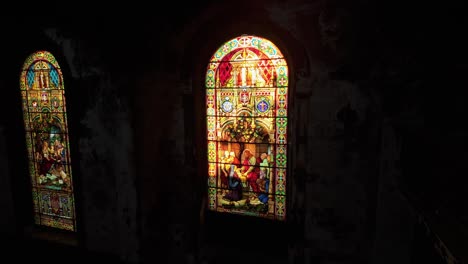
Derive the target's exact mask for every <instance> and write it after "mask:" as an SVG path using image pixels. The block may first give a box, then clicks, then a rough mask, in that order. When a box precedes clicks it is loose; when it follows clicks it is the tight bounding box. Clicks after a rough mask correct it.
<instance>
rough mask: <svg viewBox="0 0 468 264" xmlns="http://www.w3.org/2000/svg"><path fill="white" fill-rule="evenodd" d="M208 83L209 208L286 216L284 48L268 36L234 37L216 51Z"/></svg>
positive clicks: (209, 66)
mask: <svg viewBox="0 0 468 264" xmlns="http://www.w3.org/2000/svg"><path fill="white" fill-rule="evenodd" d="M205 84H206V108H207V111H206V114H207V140H208V141H207V144H208V186H209V201H210V204H209V208H210V209H211V210H215V211H219V212H230V213H238V214H245V215H253V216H259V217H266V218H273V219H280V220H284V210H285V203H284V200H285V198H284V197H285V195H286V187H285V186H286V184H285V183H286V166H287V153H286V149H287V147H286V144H287V121H288V119H287V108H288V105H287V100H288V98H287V86H288V66H287V64H286V61H285V59H284V58H283V55H282V53H281V52H280V51H279V49H278V48H277V47H276V46H275V45H274V44H273V43H271V42H270V41H268V40H266V39H264V38H260V37H256V36H241V37H237V38H234V39H232V40H230V41H228V42H226V43H224V44H223V45H222V46H221V47H220V48H219V49H218V50H217V51H216V52H215V54H214V55H213V56H212V58H211V60H210V62H209V64H208V67H207V73H206V79H205ZM278 195H282V198H281V199H278V197H279V196H278Z"/></svg>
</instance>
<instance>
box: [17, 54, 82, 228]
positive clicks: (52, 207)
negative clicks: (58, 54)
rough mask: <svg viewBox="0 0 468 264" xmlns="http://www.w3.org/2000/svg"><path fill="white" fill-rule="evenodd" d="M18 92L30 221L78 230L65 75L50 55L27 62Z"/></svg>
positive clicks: (35, 56)
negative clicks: (30, 200)
mask: <svg viewBox="0 0 468 264" xmlns="http://www.w3.org/2000/svg"><path fill="white" fill-rule="evenodd" d="M20 89H21V97H22V105H23V120H24V125H25V131H26V146H27V152H28V161H29V174H30V177H31V184H32V194H33V195H32V197H33V208H34V221H35V223H36V224H38V225H42V226H49V227H54V228H59V229H63V230H70V231H76V221H75V205H74V204H75V203H74V195H73V184H72V171H71V163H70V144H69V140H68V125H67V111H66V104H65V90H64V83H63V75H62V71H61V69H60V67H59V64H58V63H57V61H56V59H55V58H54V56H53V55H52V54H51V53H49V52H47V51H38V52H35V53H33V54H31V55H30V56H29V57H28V58H27V59H26V61H25V62H24V64H23V68H22V71H21V77H20Z"/></svg>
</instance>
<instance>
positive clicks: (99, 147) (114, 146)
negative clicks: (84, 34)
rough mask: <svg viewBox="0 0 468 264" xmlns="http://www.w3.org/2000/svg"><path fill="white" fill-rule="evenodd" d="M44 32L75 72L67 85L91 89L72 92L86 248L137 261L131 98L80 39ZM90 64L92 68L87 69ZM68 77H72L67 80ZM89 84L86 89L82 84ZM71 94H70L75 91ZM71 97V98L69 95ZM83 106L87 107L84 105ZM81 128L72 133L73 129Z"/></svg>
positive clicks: (78, 195) (80, 211) (54, 32)
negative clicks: (129, 102)
mask: <svg viewBox="0 0 468 264" xmlns="http://www.w3.org/2000/svg"><path fill="white" fill-rule="evenodd" d="M45 33H46V34H47V35H48V36H49V37H50V38H51V39H53V40H54V41H55V42H56V43H57V45H59V46H60V47H62V50H63V53H64V56H65V58H66V62H64V63H68V66H69V68H70V72H71V74H72V75H71V76H65V85H67V84H70V86H71V85H72V84H73V82H76V83H80V85H81V86H80V85H73V87H76V89H82V91H90V93H88V94H85V93H84V92H80V91H73V95H74V96H76V97H75V98H73V100H74V102H73V103H74V105H72V106H75V107H77V108H78V107H79V109H74V112H75V113H79V116H80V117H81V120H79V125H77V126H75V127H77V128H79V130H80V131H81V132H82V133H81V134H79V135H77V138H78V142H76V143H77V145H76V146H74V145H73V144H71V147H72V148H73V147H76V148H78V149H79V156H77V157H72V159H77V160H78V162H76V163H75V164H79V165H80V168H79V172H80V174H79V175H76V176H75V177H80V179H79V183H80V186H79V188H78V190H81V193H77V194H76V197H82V201H80V202H79V204H80V205H81V207H82V208H77V209H78V210H77V211H78V213H82V215H80V216H79V219H81V223H82V226H79V228H80V227H81V228H82V229H83V230H82V231H81V232H83V233H84V234H85V235H84V237H85V242H84V243H85V247H86V248H88V249H89V250H91V251H96V252H106V253H111V254H113V255H116V256H119V257H120V258H121V259H122V260H124V261H129V262H136V261H137V260H138V253H137V250H138V240H137V219H136V217H137V194H136V183H135V181H136V175H135V171H134V144H133V137H134V134H133V133H134V131H133V129H132V125H131V123H132V120H131V119H132V112H131V109H130V108H129V104H128V98H125V97H123V95H122V94H120V93H119V91H118V90H117V87H119V86H120V85H121V84H116V83H115V82H113V79H112V78H111V77H110V76H109V73H108V72H106V70H104V69H101V68H100V66H99V65H93V62H92V61H91V62H90V61H89V60H88V58H89V57H88V54H87V51H86V50H85V49H83V45H82V44H83V43H82V41H81V40H77V39H73V38H66V37H63V36H61V35H60V34H59V33H58V32H57V30H54V29H48V30H46V31H45ZM83 65H89V67H83ZM67 77H68V79H67ZM83 86H86V87H83ZM70 94H71V93H70ZM77 97H80V98H77ZM67 99H68V100H70V99H72V98H67ZM83 106H87V107H86V108H83ZM74 132H75V133H76V134H78V132H77V131H71V132H70V133H74Z"/></svg>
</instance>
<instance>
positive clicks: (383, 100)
mask: <svg viewBox="0 0 468 264" xmlns="http://www.w3.org/2000/svg"><path fill="white" fill-rule="evenodd" d="M187 5H188V6H187V8H184V9H181V7H180V6H179V4H178V3H168V6H167V7H166V8H165V9H164V12H163V11H161V9H158V10H155V9H154V8H152V7H150V6H149V4H143V5H140V6H138V5H136V4H129V5H125V6H121V5H116V6H115V8H116V9H115V11H113V12H108V11H106V10H103V9H100V8H95V9H89V8H86V7H85V6H76V9H74V10H73V12H72V10H70V9H67V8H65V7H63V8H61V7H58V6H57V7H55V9H53V11H54V12H55V14H56V15H55V16H43V15H41V14H40V13H34V14H22V13H21V14H20V13H19V12H18V11H16V12H15V11H12V13H11V14H10V16H7V17H5V18H6V19H5V22H9V24H10V25H11V26H10V27H6V33H4V36H8V41H6V42H5V45H6V48H5V50H6V51H8V52H7V54H5V55H4V61H3V63H2V75H0V85H1V88H2V91H3V92H4V94H3V96H2V98H11V100H10V99H7V100H6V101H5V102H6V103H3V104H0V173H1V178H0V188H1V189H0V193H1V196H0V197H1V200H0V202H1V203H0V204H1V205H2V210H3V211H2V212H5V213H4V215H5V217H2V221H3V222H2V223H4V224H2V226H8V227H11V228H4V230H1V231H2V232H10V233H15V234H23V233H24V230H29V229H30V227H31V226H32V215H31V213H30V212H31V208H32V205H31V202H30V201H31V194H30V192H29V188H30V186H29V182H28V180H29V178H28V175H27V160H26V150H25V143H24V128H23V124H22V114H21V104H20V99H19V87H18V78H19V71H20V69H21V65H22V63H23V61H24V59H25V58H26V57H27V56H28V55H29V54H31V53H32V52H34V51H36V50H40V49H44V50H48V51H50V52H51V53H52V54H53V55H54V56H55V57H56V58H57V60H58V62H59V64H60V65H61V67H62V69H63V71H64V80H65V89H66V97H67V104H68V106H67V108H68V120H69V129H70V131H69V132H70V145H71V150H72V153H71V156H72V162H73V163H72V165H73V174H74V179H75V185H76V186H75V194H76V206H77V215H78V218H77V221H78V233H77V234H78V240H79V245H80V246H81V247H83V248H85V249H87V250H90V251H97V252H103V253H107V254H110V255H114V256H118V257H119V258H120V259H122V260H123V261H128V262H140V261H141V262H158V263H216V262H217V261H220V260H221V259H229V260H230V261H232V262H235V261H243V262H248V261H252V263H253V262H255V261H257V262H258V261H264V262H270V263H310V262H313V261H315V262H317V263H379V264H380V263H395V262H398V263H417V262H414V261H415V259H423V257H421V256H423V255H424V250H426V249H427V247H420V246H418V247H416V246H415V244H417V245H419V244H420V243H426V242H427V241H426V240H424V239H423V240H424V241H426V242H421V241H422V240H421V236H420V233H419V231H418V230H420V226H421V221H420V219H422V218H421V217H423V218H424V219H426V220H427V223H429V225H431V228H432V229H431V230H433V231H434V232H435V233H437V234H438V236H439V237H440V239H441V240H442V241H444V242H443V243H445V244H446V245H447V248H448V249H449V250H452V251H453V252H452V254H453V255H454V256H457V257H458V258H460V259H462V258H464V257H466V256H463V254H464V253H463V252H464V250H463V246H460V245H461V244H460V243H463V241H464V242H465V243H466V241H467V240H466V238H467V237H468V236H466V231H463V230H466V219H468V218H467V210H466V206H464V203H463V201H464V200H466V199H463V197H465V196H466V195H465V193H466V192H464V189H465V188H466V180H464V179H463V178H462V177H458V176H459V175H461V174H463V171H464V165H463V164H466V162H465V161H466V157H467V156H466V155H465V154H466V150H465V149H466V148H464V146H465V145H466V144H465V143H466V133H465V132H466V131H465V130H464V128H462V125H458V124H460V123H463V121H462V120H463V116H464V113H466V107H464V103H463V102H464V98H465V97H466V96H465V95H466V92H455V91H452V90H455V89H453V88H454V87H459V86H463V84H464V83H465V81H464V79H463V76H464V75H463V73H464V70H466V60H463V59H462V58H464V55H463V54H464V53H463V52H461V50H462V49H461V48H462V47H463V45H462V44H461V43H460V42H461V40H460V41H459V40H458V39H457V38H455V36H454V35H455V34H457V32H456V30H455V29H454V28H456V26H458V25H460V24H459V21H457V20H456V18H458V17H460V16H458V15H457V14H456V13H453V14H454V15H453V17H452V18H451V19H452V20H450V19H449V20H444V23H440V24H439V25H440V26H441V27H442V29H440V28H438V27H433V26H432V24H430V21H431V19H430V18H431V17H430V16H429V15H428V14H429V13H428V12H423V10H425V9H424V8H423V7H421V6H416V5H415V6H410V5H407V4H403V3H398V1H383V2H379V3H373V2H372V1H364V0H363V1H357V2H356V1H354V2H353V3H348V2H346V1H333V0H321V1H301V0H297V1H255V2H252V1H250V2H249V1H240V2H238V3H236V5H235V9H236V10H242V12H240V11H239V12H234V11H233V6H232V5H230V3H228V2H222V3H221V2H215V1H201V2H197V3H191V4H187ZM425 7H427V6H425ZM451 10H452V9H451ZM453 10H456V9H453ZM443 11H445V10H443V9H440V10H438V14H439V15H440V14H442V13H443ZM130 14H132V15H131V16H130ZM26 18H27V19H26ZM83 18H86V19H83ZM446 24H448V25H449V26H452V27H451V28H450V29H447V30H446V28H444V26H445V25H446ZM240 34H255V35H259V36H262V37H265V38H267V39H270V40H271V41H273V42H274V43H275V44H277V45H278V47H279V48H280V49H281V51H282V52H283V53H284V54H285V56H286V59H287V62H288V64H289V67H290V68H289V69H290V87H289V88H290V90H289V91H290V93H289V96H290V97H289V98H290V102H289V103H290V108H289V113H290V117H289V131H288V133H289V140H290V147H289V149H288V151H289V156H288V158H289V164H288V166H289V169H288V196H287V199H288V209H287V210H288V211H287V220H286V221H285V222H284V223H271V222H269V221H265V220H262V219H255V218H254V219H252V218H251V217H239V216H234V215H233V216H220V215H217V214H214V213H212V212H207V211H206V206H205V205H204V203H205V202H206V198H205V196H206V186H205V185H206V184H205V183H206V178H205V177H206V175H205V174H206V171H207V168H206V166H207V165H206V162H205V158H206V141H205V138H204V136H205V122H206V121H205V119H204V111H205V110H204V103H205V102H204V90H203V89H204V85H203V84H204V75H205V70H206V65H207V62H208V60H209V58H210V56H211V55H212V53H213V52H214V51H215V50H216V49H217V48H218V47H219V46H220V45H221V44H222V43H224V42H225V41H227V40H228V39H230V38H232V37H235V36H237V35H240ZM434 35H437V36H439V37H437V38H433V37H431V36H434ZM448 36H450V37H451V38H448V39H450V40H452V41H451V43H452V44H453V45H447V44H444V41H443V40H442V39H444V38H445V37H448ZM434 48H436V49H434ZM435 50H437V51H439V52H444V53H445V55H441V54H439V52H435ZM459 50H460V52H459V53H457V51H459ZM454 57H458V58H460V59H454ZM433 86H438V87H444V88H443V89H439V90H438V92H437V93H435V92H433V89H432V88H433ZM427 114H428V115H427ZM437 125H442V126H441V128H439V126H437ZM447 226H450V227H447ZM226 227H230V228H232V230H231V231H228V230H226ZM272 230H276V231H272ZM464 232H465V233H464ZM232 234H236V236H237V237H238V238H233V235H232ZM455 234H462V238H460V237H459V236H455ZM428 243H429V244H431V242H428ZM438 243H439V242H438ZM239 251H240V252H243V253H242V254H243V255H242V254H240V253H237V252H239ZM416 251H417V252H416ZM415 252H416V253H417V254H416V253H415ZM427 254H433V252H432V251H431V252H428V253H427ZM415 256H417V257H415Z"/></svg>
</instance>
